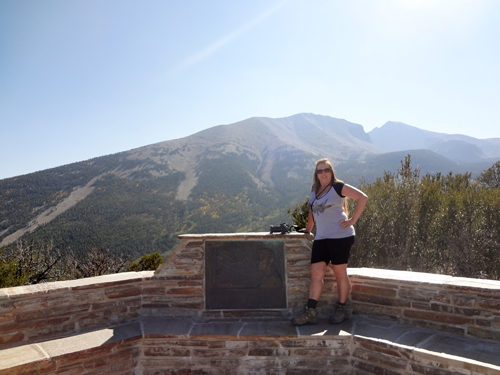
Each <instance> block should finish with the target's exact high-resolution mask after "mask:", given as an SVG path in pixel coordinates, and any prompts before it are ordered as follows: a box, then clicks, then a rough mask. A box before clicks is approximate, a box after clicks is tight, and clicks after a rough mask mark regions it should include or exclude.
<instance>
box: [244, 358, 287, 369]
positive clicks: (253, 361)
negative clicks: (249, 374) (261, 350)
mask: <svg viewBox="0 0 500 375" xmlns="http://www.w3.org/2000/svg"><path fill="white" fill-rule="evenodd" d="M240 364H241V367H242V368H246V369H257V370H262V369H268V368H271V367H279V366H280V361H279V360H278V359H276V358H248V357H243V358H241V359H240Z"/></svg>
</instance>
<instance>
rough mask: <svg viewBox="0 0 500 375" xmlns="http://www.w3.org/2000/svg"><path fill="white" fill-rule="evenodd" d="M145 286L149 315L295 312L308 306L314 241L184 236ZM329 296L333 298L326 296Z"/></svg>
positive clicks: (303, 238) (276, 236)
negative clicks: (214, 312) (257, 311)
mask: <svg viewBox="0 0 500 375" xmlns="http://www.w3.org/2000/svg"><path fill="white" fill-rule="evenodd" d="M179 238H180V239H181V243H180V244H179V245H178V246H177V248H176V249H175V250H174V251H173V252H172V254H171V255H170V256H169V258H168V259H167V260H166V261H165V262H164V263H163V264H162V265H161V266H160V267H159V268H158V270H157V271H156V272H155V275H154V277H153V278H152V279H151V280H150V281H149V282H148V283H150V288H149V289H148V288H147V285H145V291H144V295H143V313H145V314H146V315H160V316H162V315H168V316H184V315H188V316H202V315H203V314H204V313H205V312H209V311H214V310H231V311H233V310H245V311H247V310H280V311H282V312H286V313H290V310H291V309H293V308H296V307H299V306H302V305H303V304H304V303H305V301H307V294H308V288H309V265H310V252H311V246H312V239H313V236H312V235H309V234H302V233H289V234H284V235H283V234H269V233H241V234H240V233H230V234H196V235H180V236H179ZM327 294H328V293H327Z"/></svg>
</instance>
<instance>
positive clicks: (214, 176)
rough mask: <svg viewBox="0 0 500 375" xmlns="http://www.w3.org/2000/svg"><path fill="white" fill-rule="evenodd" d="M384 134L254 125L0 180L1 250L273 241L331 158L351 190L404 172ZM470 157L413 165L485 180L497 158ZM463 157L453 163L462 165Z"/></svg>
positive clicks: (421, 154) (350, 127) (308, 119)
mask: <svg viewBox="0 0 500 375" xmlns="http://www.w3.org/2000/svg"><path fill="white" fill-rule="evenodd" d="M403 125H406V124H403ZM407 126H408V127H410V126H409V125H407ZM403 128H404V127H403ZM416 129H418V128H416ZM387 130H388V128H385V129H384V130H383V132H386V131H387ZM418 130H419V129H418ZM418 130H417V131H418ZM377 132H379V134H382V133H380V131H376V132H375V133H372V132H368V133H366V132H365V131H364V129H363V127H362V126H361V125H359V124H355V123H351V122H349V121H347V120H343V119H336V118H333V117H329V116H322V115H314V114H310V113H301V114H296V115H293V116H290V117H284V118H279V119H272V118H267V117H252V118H249V119H246V120H242V121H239V122H237V123H234V124H227V125H218V126H215V127H212V128H209V129H205V130H202V131H200V132H197V133H195V134H193V135H190V136H188V137H184V138H180V139H175V140H169V141H163V142H159V143H154V144H151V145H146V146H143V147H139V148H136V149H133V150H129V151H124V152H121V153H117V154H113V155H106V156H102V157H98V158H93V159H90V160H87V161H83V162H78V163H73V164H70V165H66V166H61V167H56V168H51V169H49V170H45V171H40V172H35V173H32V174H28V175H24V176H18V177H12V178H9V179H4V180H0V242H1V243H0V247H3V246H9V245H12V244H13V243H14V242H15V241H16V240H18V239H26V240H45V241H52V240H54V242H55V245H56V246H59V247H68V246H69V247H72V248H77V249H78V250H79V251H85V249H88V248H89V247H91V246H106V247H110V248H114V249H121V250H122V251H125V252H127V253H130V254H144V253H149V252H153V251H159V252H160V253H165V252H166V251H167V250H168V249H171V248H172V246H174V245H175V244H176V241H177V235H178V234H180V233H206V232H228V231H230V232H241V231H263V230H264V231H265V230H267V228H268V225H271V224H276V223H279V222H284V221H289V220H290V219H289V216H288V214H287V213H286V208H287V207H293V206H294V205H295V204H299V203H302V202H303V200H304V199H305V198H306V196H307V195H308V193H309V191H310V186H311V182H312V171H313V169H314V163H315V161H316V160H318V159H319V158H321V157H328V158H330V160H331V161H332V163H333V164H334V166H335V168H336V169H337V173H338V175H339V178H341V179H343V180H344V181H346V182H347V183H350V184H352V185H357V183H358V182H359V181H361V180H364V181H365V182H371V181H374V180H375V179H376V178H378V177H381V176H382V175H383V172H384V171H385V170H389V171H393V172H395V171H396V170H397V168H398V167H399V163H400V161H401V160H402V159H403V158H404V156H405V155H406V154H407V153H408V150H399V151H393V152H386V151H384V150H383V149H382V148H381V147H380V146H379V145H377V142H373V139H372V137H371V134H377ZM425 132H427V131H425ZM396 133H397V135H398V136H399V137H401V136H402V135H401V134H400V133H401V132H400V131H397V132H396ZM430 133H432V132H430ZM424 135H427V136H428V135H429V134H428V133H425V134H424ZM431 135H432V134H431ZM375 138H376V137H375ZM410 138H411V137H410ZM446 142H448V144H446ZM449 142H452V143H451V144H450V143H449ZM453 142H464V141H463V139H448V138H445V139H444V141H442V142H441V143H438V145H441V146H443V145H451V146H453V145H454V144H453ZM479 144H480V145H482V143H479ZM491 144H495V143H494V142H493V143H491ZM499 144H500V143H499ZM458 145H459V146H460V143H459V144H458ZM467 145H471V146H470V147H469V152H470V153H471V155H473V154H474V153H475V154H476V159H477V158H479V159H478V160H476V161H474V162H468V163H466V162H464V161H463V160H462V161H460V160H459V161H454V160H452V159H449V158H446V157H445V156H443V155H441V154H440V153H438V152H436V151H433V150H430V149H421V150H412V151H411V154H412V164H414V165H415V166H417V167H420V168H421V169H422V173H434V172H442V173H448V172H450V171H453V172H454V173H465V172H472V173H473V175H476V176H477V175H478V174H479V173H481V172H482V171H484V170H485V169H487V168H488V167H490V166H491V165H492V164H493V163H494V161H493V159H495V158H494V157H493V158H491V161H492V162H491V163H490V164H489V165H487V163H489V162H490V159H489V158H484V157H483V156H482V155H483V154H484V155H486V156H487V153H486V152H485V151H483V149H481V147H480V146H479V145H477V144H473V143H467ZM456 148H457V147H455V148H453V147H450V148H449V149H448V151H446V150H445V151H446V152H448V153H449V154H451V155H453V152H455V151H454V150H456ZM462 149H463V145H462ZM438 151H440V152H442V149H438ZM452 151H453V152H452ZM459 156H463V153H462V154H459ZM499 159H500V157H499ZM436 166H437V167H436ZM84 192H86V194H83V193H84ZM62 208H64V209H62Z"/></svg>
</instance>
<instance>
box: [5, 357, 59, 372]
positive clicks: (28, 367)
mask: <svg viewBox="0 0 500 375" xmlns="http://www.w3.org/2000/svg"><path fill="white" fill-rule="evenodd" d="M55 371H56V363H55V361H51V360H42V361H37V362H33V363H26V364H24V365H20V366H16V367H13V368H6V369H0V375H31V374H51V373H54V372H55Z"/></svg>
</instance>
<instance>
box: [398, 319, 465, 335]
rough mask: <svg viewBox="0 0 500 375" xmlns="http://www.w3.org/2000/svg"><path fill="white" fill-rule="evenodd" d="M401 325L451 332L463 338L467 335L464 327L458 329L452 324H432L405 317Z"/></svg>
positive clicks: (401, 320)
mask: <svg viewBox="0 0 500 375" xmlns="http://www.w3.org/2000/svg"><path fill="white" fill-rule="evenodd" d="M400 323H403V324H408V325H411V326H415V327H421V328H426V329H431V330H435V331H442V332H449V333H453V334H455V335H459V336H463V335H464V334H465V328H463V327H457V326H453V325H450V324H440V323H438V322H431V321H428V320H420V319H408V318H404V317H403V318H402V319H400Z"/></svg>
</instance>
